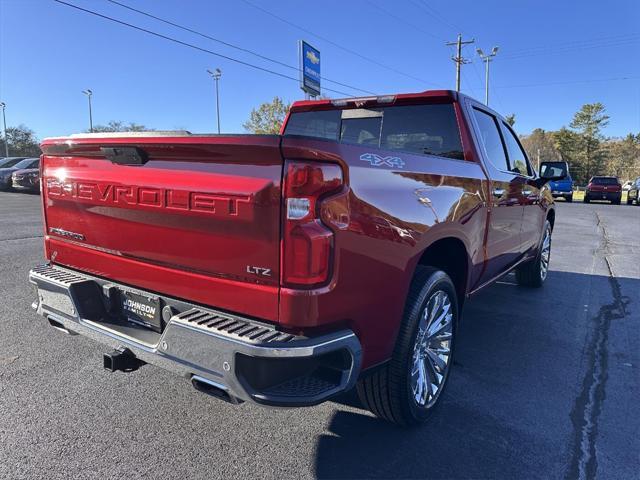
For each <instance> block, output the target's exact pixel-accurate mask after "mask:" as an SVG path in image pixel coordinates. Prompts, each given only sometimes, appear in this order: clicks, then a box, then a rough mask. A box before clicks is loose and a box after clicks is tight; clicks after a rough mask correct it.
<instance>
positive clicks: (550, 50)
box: [503, 36, 640, 60]
mask: <svg viewBox="0 0 640 480" xmlns="http://www.w3.org/2000/svg"><path fill="white" fill-rule="evenodd" d="M638 42H640V36H637V37H628V38H619V39H612V40H608V41H601V42H584V43H577V44H574V45H566V46H558V47H556V46H553V45H550V46H547V47H536V48H532V49H529V50H523V51H521V52H520V53H517V52H516V53H510V54H508V55H505V56H504V57H503V58H504V59H506V60H514V59H520V58H527V57H534V56H539V55H545V56H548V55H562V54H565V53H571V52H575V51H582V50H591V49H594V48H604V47H617V46H622V45H630V44H634V43H638Z"/></svg>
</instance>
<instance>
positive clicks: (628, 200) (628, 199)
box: [627, 193, 633, 205]
mask: <svg viewBox="0 0 640 480" xmlns="http://www.w3.org/2000/svg"><path fill="white" fill-rule="evenodd" d="M632 203H633V199H632V198H629V194H628V193H627V205H631V204H632Z"/></svg>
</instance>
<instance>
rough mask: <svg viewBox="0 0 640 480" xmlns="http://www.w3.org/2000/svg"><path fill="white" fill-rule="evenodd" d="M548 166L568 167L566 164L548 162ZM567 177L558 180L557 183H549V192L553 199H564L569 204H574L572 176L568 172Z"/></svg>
mask: <svg viewBox="0 0 640 480" xmlns="http://www.w3.org/2000/svg"><path fill="white" fill-rule="evenodd" d="M546 163H547V165H554V164H557V165H560V166H564V165H566V164H565V163H564V162H546ZM566 174H567V176H566V177H565V178H563V179H562V180H558V181H556V182H549V190H551V195H552V196H553V198H558V197H562V198H564V199H565V201H567V202H573V180H572V179H571V175H570V174H569V172H568V171H567V172H566Z"/></svg>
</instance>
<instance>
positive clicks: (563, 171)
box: [536, 162, 569, 188]
mask: <svg viewBox="0 0 640 480" xmlns="http://www.w3.org/2000/svg"><path fill="white" fill-rule="evenodd" d="M568 172H569V166H568V165H567V162H542V163H541V164H540V174H539V176H538V178H537V180H536V183H537V186H538V188H542V186H544V185H545V184H546V183H548V182H556V181H558V180H562V179H563V178H566V176H567V174H568Z"/></svg>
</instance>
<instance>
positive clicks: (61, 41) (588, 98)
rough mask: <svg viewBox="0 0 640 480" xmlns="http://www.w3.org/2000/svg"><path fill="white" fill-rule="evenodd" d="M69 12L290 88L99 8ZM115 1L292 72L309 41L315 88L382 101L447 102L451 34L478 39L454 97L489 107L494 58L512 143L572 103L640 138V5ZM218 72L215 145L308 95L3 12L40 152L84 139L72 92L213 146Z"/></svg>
mask: <svg viewBox="0 0 640 480" xmlns="http://www.w3.org/2000/svg"><path fill="white" fill-rule="evenodd" d="M67 1H69V2H71V3H75V4H77V5H79V6H82V7H84V8H88V9H91V10H95V11H98V12H100V13H103V14H105V15H109V16H113V17H116V18H118V19H121V20H124V21H127V22H130V23H133V24H136V25H138V26H141V27H143V28H147V29H151V30H154V31H156V32H159V33H162V34H164V35H168V36H172V37H175V38H177V39H179V40H181V41H184V42H189V43H193V44H196V45H198V46H201V47H203V48H207V49H210V50H213V51H215V52H219V53H221V54H224V55H228V56H232V57H235V58H238V59H240V60H243V61H247V62H250V63H255V64H257V65H260V66H262V67H266V68H269V69H274V70H277V71H279V72H281V73H283V74H286V75H291V76H294V77H295V76H297V73H296V72H295V71H293V70H288V69H286V68H284V67H281V66H277V65H273V64H270V63H269V62H266V61H264V60H260V59H257V58H255V57H252V56H250V55H248V54H246V53H243V52H238V51H235V50H233V49H230V48H228V47H225V46H222V45H220V44H217V43H215V42H212V41H209V40H206V39H204V38H201V37H198V36H195V35H193V34H190V33H187V32H184V31H180V30H178V29H176V28H173V27H170V26H168V25H165V24H162V23H159V22H157V21H154V20H152V19H149V18H146V17H144V16H141V15H139V14H136V13H134V12H131V11H128V10H126V9H124V8H122V7H120V6H117V5H114V4H111V3H109V2H107V1H106V0H93V1H88V0H67ZM120 1H121V2H122V3H126V4H128V5H130V6H133V7H135V8H137V9H140V10H144V11H147V12H149V13H152V14H154V15H156V16H159V17H163V18H167V19H169V20H171V21H173V22H175V23H179V24H182V25H184V26H188V27H190V28H192V29H195V30H198V31H200V32H203V33H206V34H208V35H210V36H214V37H216V38H219V39H221V40H224V41H226V42H229V43H233V44H236V45H238V46H241V47H243V48H247V49H251V50H254V51H256V52H258V53H260V54H263V55H265V56H269V57H271V58H274V59H276V60H278V61H280V62H283V63H287V64H291V65H297V41H298V40H299V39H305V40H307V41H309V42H310V43H311V44H312V45H314V46H315V47H317V48H318V49H319V50H320V51H321V55H322V75H323V76H324V77H326V78H330V79H335V80H339V81H341V82H343V83H346V84H349V85H353V86H357V87H359V88H362V89H365V90H370V91H373V92H375V93H379V94H384V93H396V92H412V91H421V90H426V89H430V88H453V87H454V79H455V71H454V65H453V63H452V61H451V60H450V57H451V54H452V53H453V50H452V48H451V47H446V46H445V45H444V43H445V41H448V40H454V39H455V37H456V35H457V33H458V32H461V33H463V35H464V37H465V39H467V38H475V40H476V45H472V46H467V47H465V50H464V55H465V56H466V57H467V58H469V59H471V60H473V63H472V64H469V65H465V66H464V67H463V85H462V90H463V91H464V92H465V93H468V94H470V95H472V96H474V97H477V98H480V99H482V98H483V95H484V70H483V65H482V63H481V62H480V60H479V58H478V56H477V54H476V53H475V47H476V46H480V47H482V48H483V49H484V50H485V52H487V51H489V50H490V49H491V47H493V46H494V45H499V46H500V51H499V53H498V56H497V57H496V59H495V61H494V62H492V64H491V85H492V92H491V97H492V98H491V106H492V107H494V108H495V109H496V110H498V111H499V112H501V113H503V114H509V113H515V114H516V117H517V121H516V129H517V130H518V132H519V133H528V132H530V131H531V130H532V129H533V128H536V127H541V128H544V129H548V130H551V129H557V128H559V127H561V126H562V125H567V124H568V123H569V122H570V120H571V117H572V115H573V113H574V112H575V111H577V110H578V109H579V108H580V106H581V105H582V104H584V103H590V102H596V101H600V102H602V103H604V105H605V106H606V108H607V112H608V113H609V115H610V116H611V120H610V125H609V127H608V128H607V130H606V132H605V133H606V134H607V135H610V136H622V135H625V134H626V133H628V132H631V131H633V132H640V61H639V60H640V28H639V26H640V2H638V1H637V0H609V1H607V2H606V3H605V2H602V1H596V0H590V1H581V2H578V1H558V0H556V1H547V0H535V1H534V0H522V1H510V2H505V1H498V0H487V1H478V0H473V1H471V0H459V1H458V2H456V6H457V8H456V9H455V10H454V9H452V8H451V7H450V5H451V2H447V1H445V0H395V1H388V0H370V1H369V0H354V1H344V0H343V1H336V0H320V1H317V2H300V1H293V0H278V1H275V0H273V1H265V0H246V1H244V0H219V1H204V0H202V1H195V0H194V1H188V0H183V1H179V0H163V1H152V0H120ZM251 4H253V5H257V6H258V7H260V8H262V9H265V10H268V11H269V12H271V13H273V14H275V15H277V16H279V17H282V18H283V19H285V20H287V21H288V22H290V23H292V24H295V25H298V26H300V27H302V28H304V29H306V30H307V32H303V31H301V30H299V29H296V28H295V27H294V26H292V25H291V24H286V23H283V22H282V21H280V20H278V19H276V18H274V17H273V16H270V15H268V14H266V13H264V12H263V11H261V10H260V9H259V8H256V7H255V6H252V5H251ZM310 32H312V33H314V34H317V35H319V36H321V37H323V38H318V37H315V36H314V35H312V34H311V33H310ZM327 40H329V41H327ZM347 50H348V51H347ZM349 51H351V52H356V53H357V54H358V55H360V56H358V55H354V54H352V53H349ZM362 56H364V57H367V58H369V59H372V60H373V61H368V60H365V59H363V58H362ZM381 65H384V67H383V66H381ZM215 67H219V68H221V69H222V71H223V77H222V80H221V83H220V94H221V98H220V110H221V117H222V122H221V123H222V131H223V132H241V131H242V123H243V122H244V121H245V120H246V119H247V117H248V115H249V112H250V111H251V109H252V108H253V107H255V106H257V105H259V104H260V103H262V102H264V101H268V100H270V99H271V98H273V96H275V95H278V96H281V97H283V98H285V99H286V100H296V99H299V98H301V97H302V96H303V94H302V92H301V91H300V89H299V86H298V84H297V83H296V82H294V81H290V80H287V79H283V78H279V77H276V76H273V75H269V74H266V73H263V72H260V71H256V70H253V69H250V68H248V67H245V66H243V65H238V64H235V63H233V62H231V61H229V60H224V59H221V58H218V57H215V56H213V55H210V54H207V53H204V52H200V51H195V50H193V49H190V48H187V47H184V46H181V45H177V44H174V43H170V42H168V41H166V40H163V39H160V38H156V37H152V36H149V35H147V34H144V33H141V32H139V31H135V30H132V29H129V28H127V27H124V26H121V25H118V24H114V23H112V22H108V21H106V20H104V19H100V18H96V17H93V16H91V15H88V14H86V13H83V12H80V11H77V10H74V9H72V8H69V7H67V6H64V5H60V4H58V3H55V2H53V1H52V0H0V100H2V101H4V102H5V103H6V104H7V110H6V114H7V123H8V125H9V126H11V125H17V124H21V123H22V124H25V125H27V126H29V127H31V128H32V129H33V130H35V131H36V133H37V135H38V136H39V137H41V138H42V137H47V136H55V135H66V134H70V133H73V132H78V131H82V130H84V129H86V128H87V126H88V114H87V103H86V98H85V97H84V95H83V94H82V93H81V91H82V90H83V89H86V88H90V89H92V90H93V92H94V96H93V107H94V123H96V124H97V123H106V122H107V121H109V120H123V121H127V122H128V121H133V122H137V123H141V124H144V125H147V126H150V127H154V128H157V129H175V128H185V129H188V130H190V131H192V132H212V131H214V129H215V126H216V124H215V96H214V86H213V81H212V79H211V78H210V77H209V76H208V75H207V73H206V69H207V68H215ZM629 77H632V78H631V79H629ZM623 78H626V79H627V80H621V79H623ZM612 79H618V80H612ZM324 86H327V87H330V86H331V85H329V84H328V83H325V84H324ZM333 87H334V88H336V89H338V90H342V91H346V92H349V93H352V94H354V93H355V94H360V95H362V94H361V93H358V92H354V91H353V90H349V89H345V88H344V87H339V86H335V85H333ZM327 94H328V95H329V96H331V97H336V96H342V95H339V94H335V93H332V92H327Z"/></svg>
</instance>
